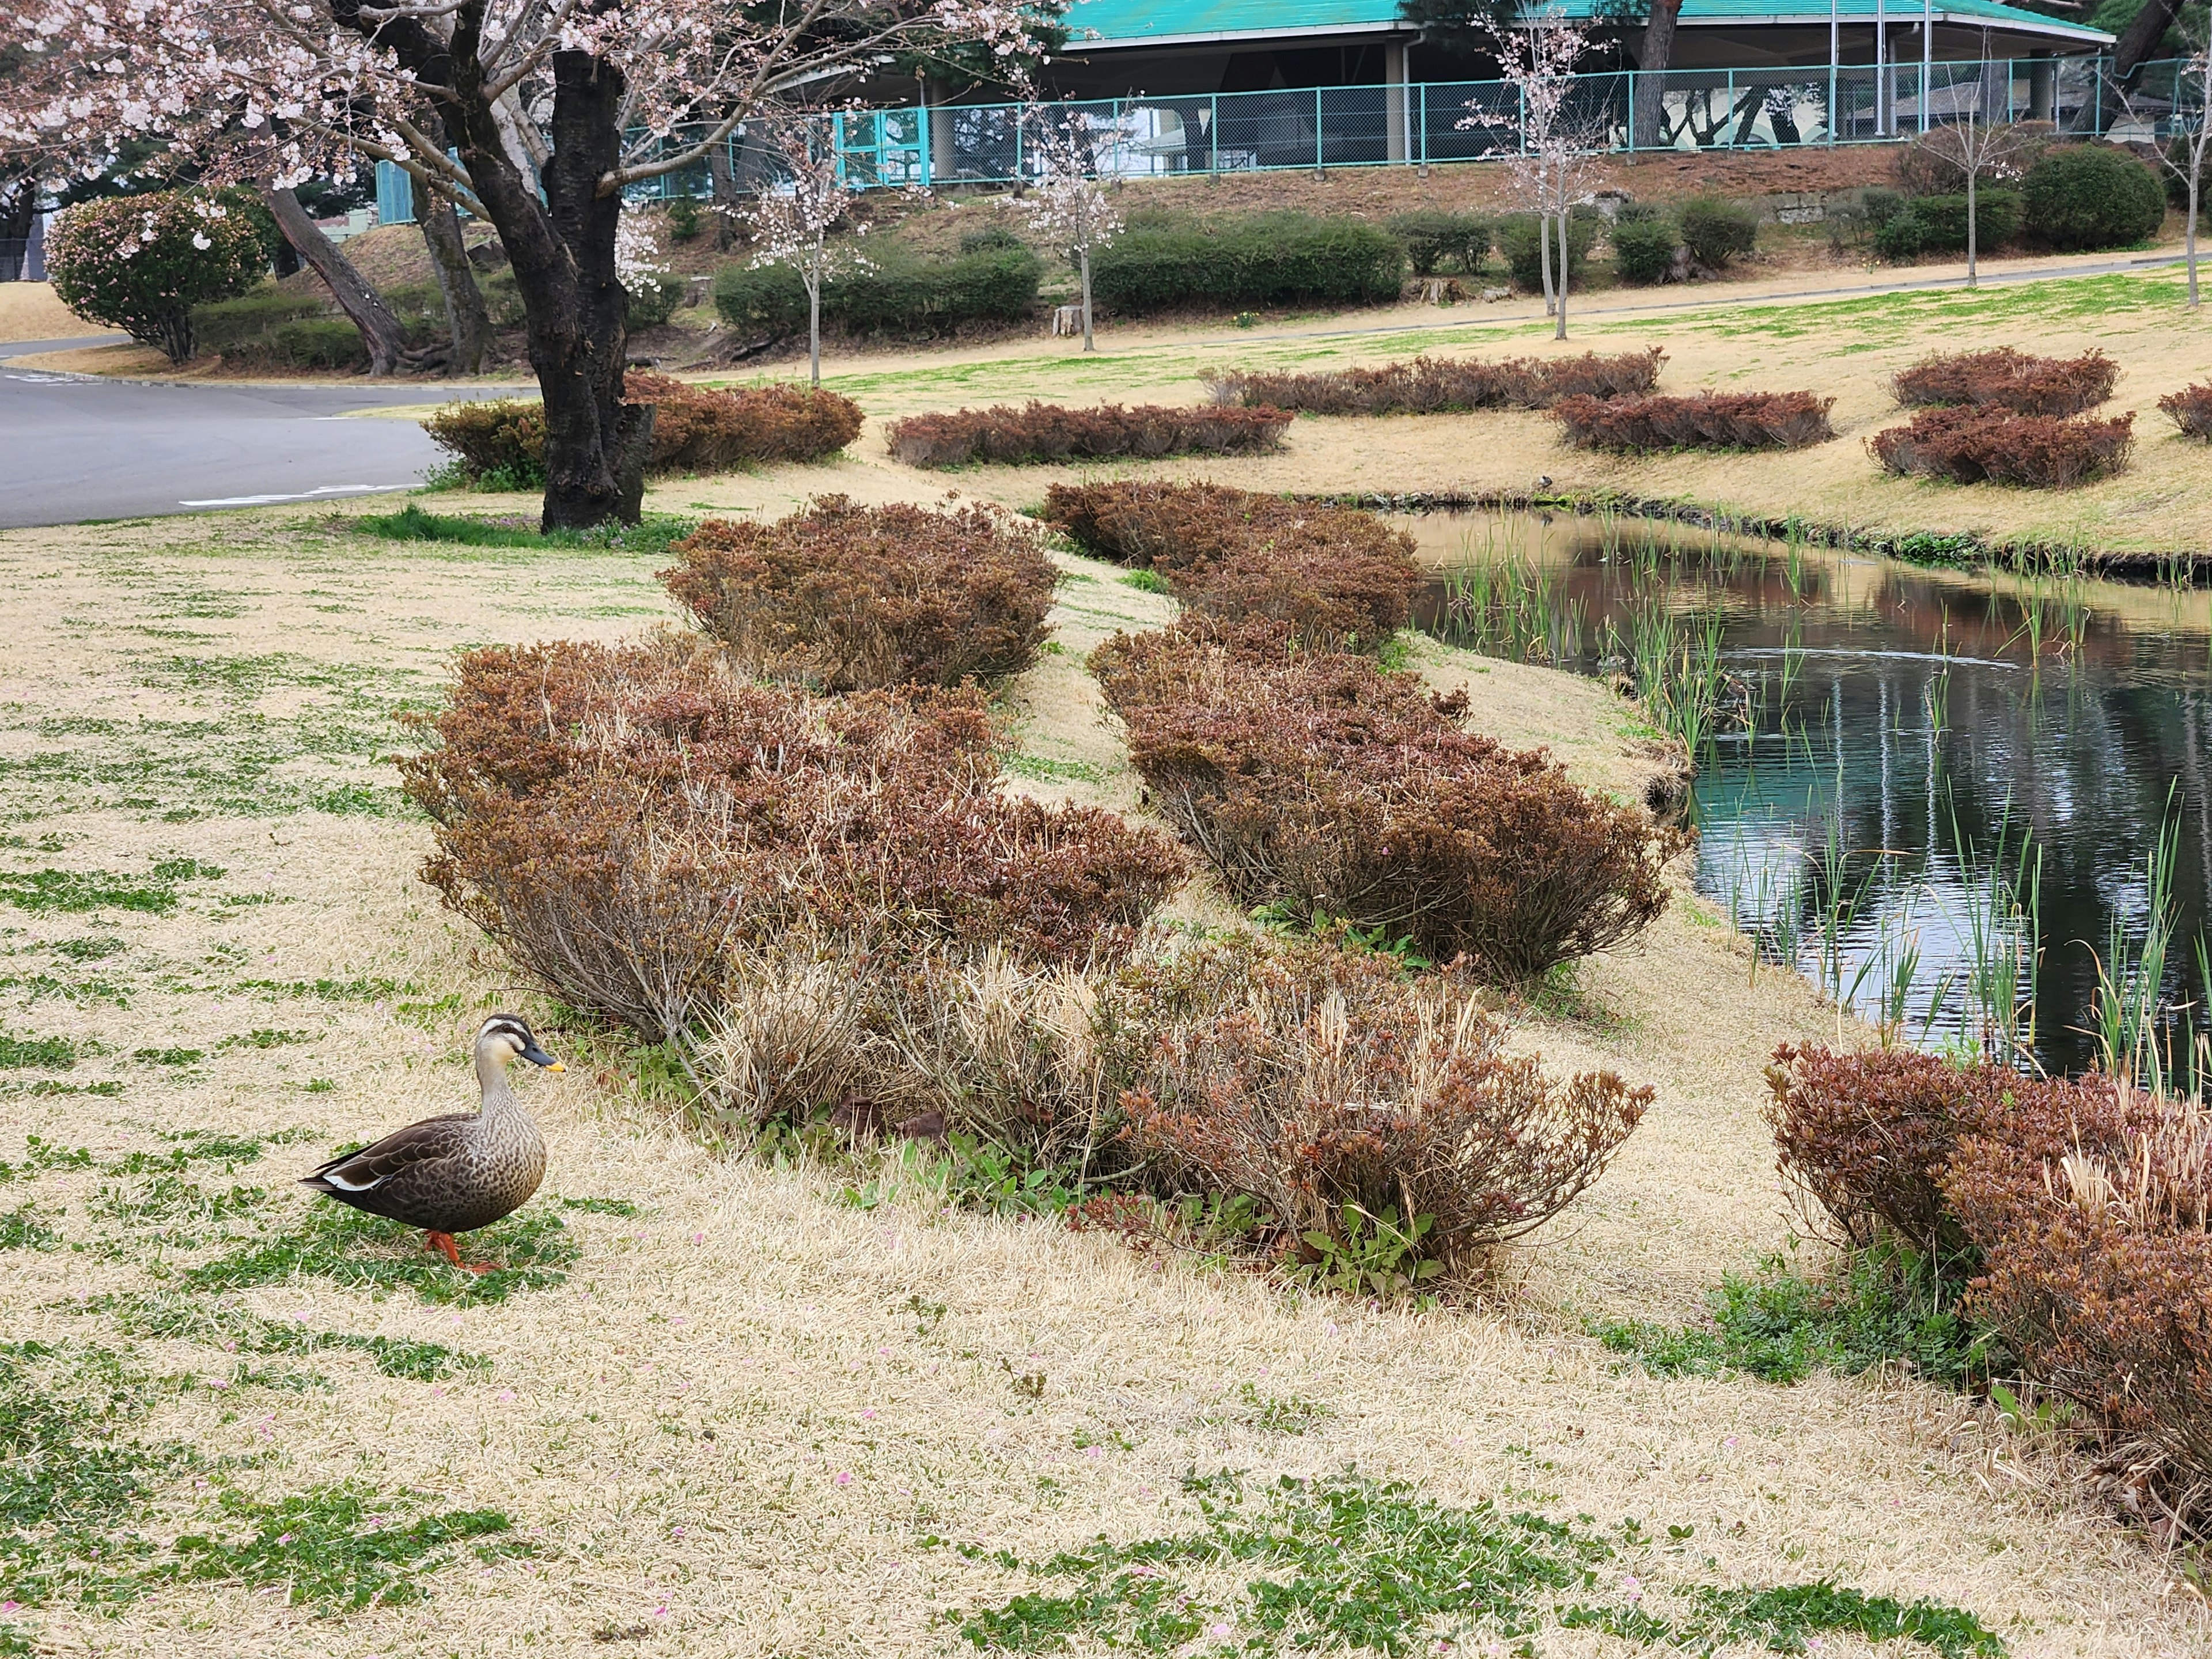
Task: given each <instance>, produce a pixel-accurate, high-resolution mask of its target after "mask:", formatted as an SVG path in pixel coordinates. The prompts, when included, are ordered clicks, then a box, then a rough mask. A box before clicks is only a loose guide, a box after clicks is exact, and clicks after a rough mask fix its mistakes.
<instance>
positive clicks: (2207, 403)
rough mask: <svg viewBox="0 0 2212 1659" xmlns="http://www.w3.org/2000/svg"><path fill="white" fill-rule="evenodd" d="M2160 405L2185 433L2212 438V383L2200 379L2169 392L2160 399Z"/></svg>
mask: <svg viewBox="0 0 2212 1659" xmlns="http://www.w3.org/2000/svg"><path fill="white" fill-rule="evenodd" d="M2158 406H2159V408H2160V409H2161V410H2164V411H2165V412H2166V414H2167V415H2168V416H2172V420H2173V423H2174V425H2176V426H2178V427H2179V428H2181V430H2182V433H2183V435H2185V436H2186V437H2191V438H2204V439H2212V383H2208V382H2202V381H2200V382H2199V383H2198V384H2197V385H2195V386H2184V387H2182V388H2181V390H2180V391H2179V392H2167V393H2166V395H2165V396H2164V397H2163V398H2160V399H2159V400H2158Z"/></svg>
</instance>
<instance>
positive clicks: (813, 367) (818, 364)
mask: <svg viewBox="0 0 2212 1659" xmlns="http://www.w3.org/2000/svg"><path fill="white" fill-rule="evenodd" d="M805 275H806V383H807V385H809V386H814V387H817V388H818V387H819V386H821V384H822V245H821V243H819V242H817V243H816V244H815V245H814V260H813V263H812V264H810V265H808V266H807V268H806V273H805Z"/></svg>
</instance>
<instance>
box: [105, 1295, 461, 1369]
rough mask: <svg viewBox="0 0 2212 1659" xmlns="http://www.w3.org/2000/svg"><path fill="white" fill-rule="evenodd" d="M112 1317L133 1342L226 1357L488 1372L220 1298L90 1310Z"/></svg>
mask: <svg viewBox="0 0 2212 1659" xmlns="http://www.w3.org/2000/svg"><path fill="white" fill-rule="evenodd" d="M91 1310H93V1311H98V1312H102V1313H106V1314H109V1315H111V1316H113V1318H114V1319H115V1321H116V1322H117V1323H118V1325H120V1326H121V1327H122V1328H123V1329H124V1330H125V1332H127V1333H129V1334H131V1335H133V1336H143V1337H159V1338H162V1339H165V1340H170V1341H177V1342H196V1343H200V1344H203V1345H204V1346H209V1347H216V1348H221V1349H222V1350H223V1352H226V1353H228V1352H240V1353H249V1354H307V1353H326V1352H351V1353H360V1354H366V1355H367V1356H368V1358H369V1360H370V1362H371V1363H372V1364H374V1365H375V1367H376V1369H377V1370H380V1371H381V1372H383V1373H384V1375H385V1376H398V1377H404V1378H406V1379H408V1380H409V1381H410V1382H416V1383H435V1382H437V1381H439V1380H441V1378H444V1377H448V1376H456V1375H459V1373H461V1372H464V1371H486V1370H490V1369H491V1361H490V1360H489V1359H487V1358H484V1357H483V1355H482V1354H473V1353H462V1352H457V1351H456V1350H454V1349H452V1348H448V1347H446V1346H443V1345H441V1344H440V1343H436V1342H419V1341H416V1340H413V1339H411V1338H408V1337H396V1336H369V1335H362V1334H358V1333H356V1332H352V1331H319V1330H313V1329H311V1328H308V1327H307V1326H306V1325H304V1324H301V1323H300V1322H297V1321H293V1320H283V1319H264V1318H263V1317H261V1316H259V1315H258V1314H257V1313H255V1312H253V1311H252V1310H251V1309H249V1308H246V1307H244V1306H242V1305H241V1304H238V1303H236V1302H233V1301H229V1300H228V1299H225V1298H222V1297H201V1296H191V1295H185V1294H176V1293H169V1292H153V1293H149V1294H146V1295H141V1296H113V1297H104V1298H102V1299H101V1300H100V1301H98V1302H95V1303H94V1304H91Z"/></svg>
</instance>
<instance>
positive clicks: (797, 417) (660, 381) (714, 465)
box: [422, 369, 861, 489]
mask: <svg viewBox="0 0 2212 1659" xmlns="http://www.w3.org/2000/svg"><path fill="white" fill-rule="evenodd" d="M623 394H624V396H625V397H626V398H627V399H628V400H629V402H631V403H650V404H653V405H654V414H653V449H652V451H651V453H650V454H649V455H648V456H647V460H646V470H647V471H648V472H653V473H670V472H726V471H730V470H732V468H735V467H743V466H757V465H763V464H764V463H767V462H769V461H817V460H820V459H823V457H824V456H827V455H834V454H836V453H837V452H838V451H840V450H842V449H843V448H844V447H846V446H847V445H848V444H849V443H851V442H852V441H853V440H854V439H855V438H857V437H859V436H860V422H861V415H860V405H859V404H856V403H854V401H853V400H852V399H851V398H842V397H840V396H838V394H837V393H836V392H823V391H818V390H817V391H812V392H810V391H808V390H806V389H805V388H804V387H801V386H740V387H738V388H736V389H734V390H732V391H727V392H722V391H716V390H715V389H714V388H713V387H711V386H691V385H689V384H687V383H686V382H684V381H682V380H674V379H672V378H671V377H670V376H668V375H665V374H651V373H648V372H647V371H645V370H643V369H632V370H631V371H630V372H629V374H627V375H626V376H625V377H624V378H623ZM422 429H423V430H424V431H425V432H427V433H428V434H429V435H430V436H431V437H432V439H433V440H435V441H436V442H437V444H438V446H439V447H441V448H442V449H444V450H446V451H447V453H449V454H451V455H452V456H453V459H454V460H455V461H456V462H457V463H458V464H459V467H460V470H461V472H462V474H463V475H464V476H465V477H467V478H468V479H469V480H470V481H471V483H476V482H483V481H489V482H490V483H493V484H494V485H495V487H501V488H507V489H531V488H535V487H536V486H538V485H539V484H542V483H544V481H545V409H544V404H539V403H537V402H535V401H532V400H525V399H521V398H491V399H486V400H483V401H481V402H474V403H461V404H447V405H446V406H445V407H444V408H443V409H441V410H438V411H437V412H436V413H435V414H434V415H432V416H429V418H428V419H427V420H425V421H424V422H422Z"/></svg>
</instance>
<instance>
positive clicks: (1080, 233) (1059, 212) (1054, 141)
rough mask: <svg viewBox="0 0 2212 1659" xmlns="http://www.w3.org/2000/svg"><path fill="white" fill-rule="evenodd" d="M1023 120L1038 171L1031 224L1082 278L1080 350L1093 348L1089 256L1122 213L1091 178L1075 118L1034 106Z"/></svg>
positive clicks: (1087, 146) (1115, 228) (1110, 236)
mask: <svg viewBox="0 0 2212 1659" xmlns="http://www.w3.org/2000/svg"><path fill="white" fill-rule="evenodd" d="M1026 114H1027V115H1028V117H1029V119H1027V120H1025V121H1024V126H1025V127H1028V128H1030V130H1031V131H1034V132H1035V133H1036V135H1037V137H1036V149H1035V152H1034V153H1035V155H1036V159H1037V172H1036V178H1035V179H1033V180H1032V181H1031V184H1032V186H1033V188H1032V189H1031V191H1030V198H1029V212H1030V224H1032V225H1033V226H1035V227H1036V228H1037V229H1039V230H1041V231H1043V232H1044V233H1045V234H1047V235H1048V236H1050V237H1051V238H1052V239H1053V240H1054V243H1055V244H1056V245H1058V246H1060V247H1063V248H1066V250H1067V257H1068V260H1069V263H1071V264H1073V265H1074V266H1075V269H1076V274H1077V275H1078V276H1079V277H1081V278H1082V281H1083V349H1085V351H1096V350H1097V349H1098V347H1097V343H1096V342H1095V341H1094V340H1093V338H1092V335H1091V255H1092V254H1093V253H1095V252H1097V251H1098V250H1099V249H1100V248H1102V247H1104V246H1106V244H1107V243H1109V242H1110V241H1112V240H1114V238H1115V236H1117V235H1119V234H1121V215H1119V214H1118V213H1116V212H1115V211H1114V204H1113V203H1112V202H1111V201H1109V200H1108V199H1107V195H1106V187H1105V185H1103V184H1101V183H1100V182H1099V181H1098V180H1097V178H1095V177H1094V176H1093V172H1094V168H1093V165H1092V163H1093V150H1092V147H1091V143H1090V142H1089V139H1088V137H1087V136H1086V135H1085V133H1084V132H1083V131H1082V130H1081V129H1080V128H1079V127H1078V126H1077V125H1076V122H1075V118H1073V117H1072V116H1071V117H1068V118H1066V119H1063V120H1059V121H1055V120H1054V119H1053V118H1052V117H1051V116H1050V115H1049V114H1048V113H1047V112H1045V111H1044V110H1042V109H1038V108H1033V109H1031V110H1030V111H1028V112H1026Z"/></svg>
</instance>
